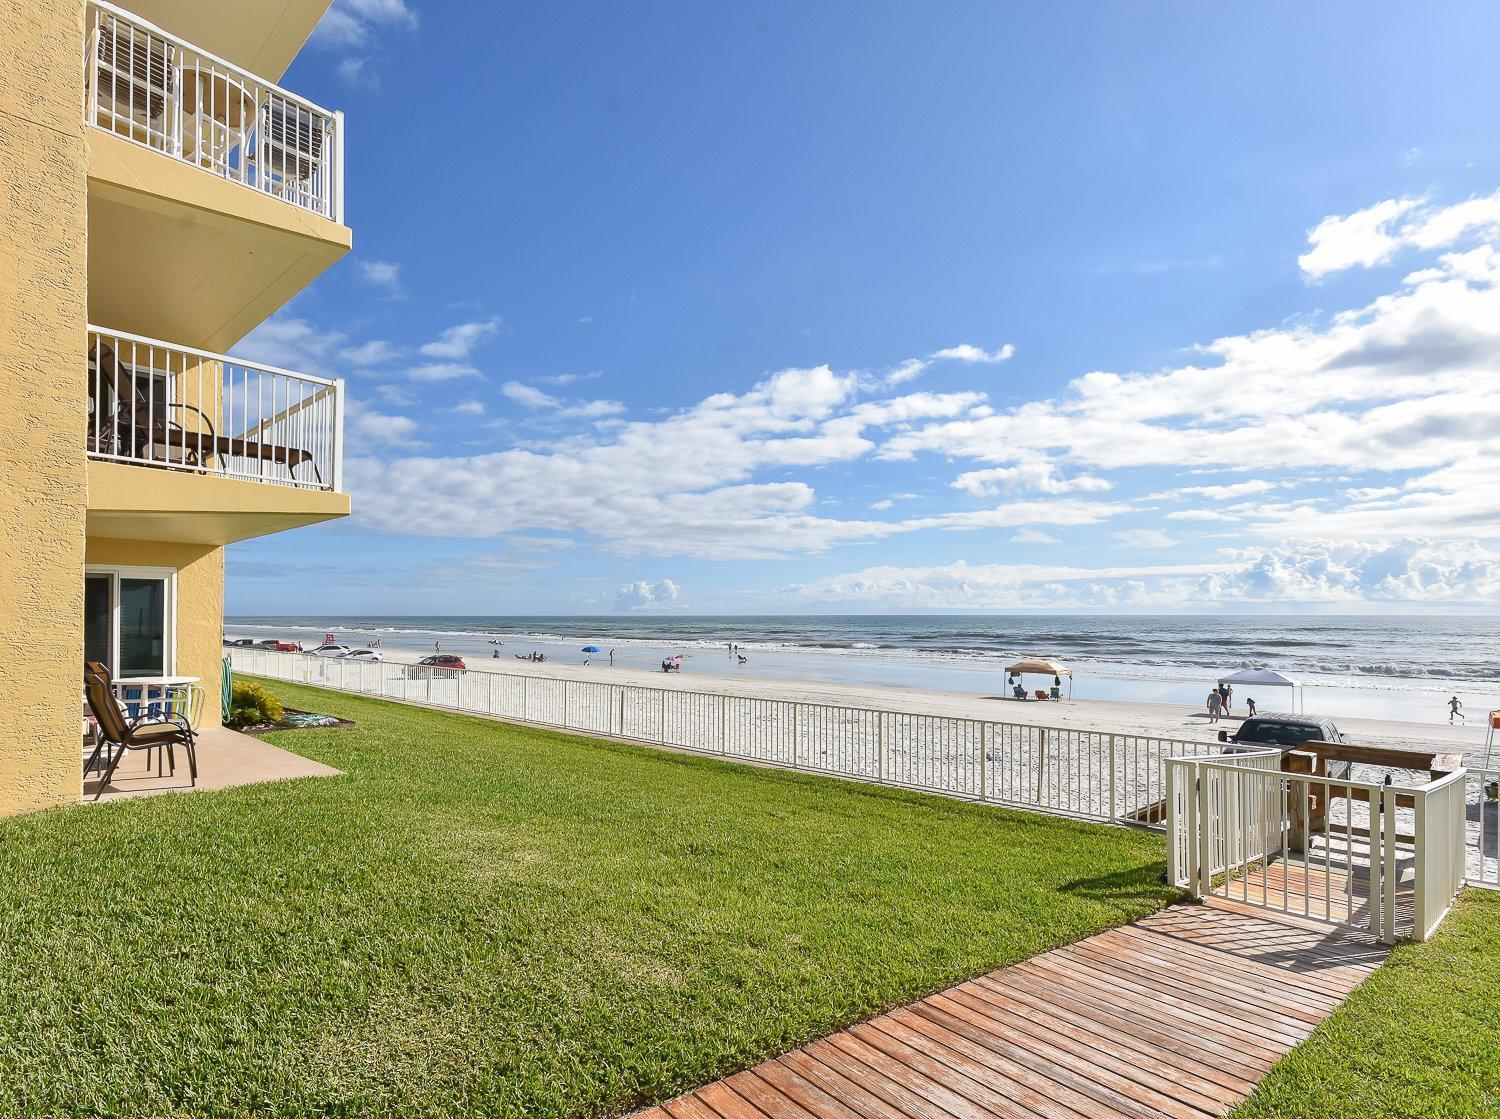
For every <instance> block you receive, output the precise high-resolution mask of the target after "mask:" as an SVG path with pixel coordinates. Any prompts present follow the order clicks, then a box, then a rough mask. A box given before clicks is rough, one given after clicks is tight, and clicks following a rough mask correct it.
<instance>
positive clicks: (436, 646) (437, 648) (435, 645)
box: [432, 641, 443, 653]
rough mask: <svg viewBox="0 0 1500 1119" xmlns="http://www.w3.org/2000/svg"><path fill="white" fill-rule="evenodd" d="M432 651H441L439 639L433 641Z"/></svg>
mask: <svg viewBox="0 0 1500 1119" xmlns="http://www.w3.org/2000/svg"><path fill="white" fill-rule="evenodd" d="M432 651H433V652H434V653H441V652H442V651H443V643H442V642H441V641H434V642H433V643H432Z"/></svg>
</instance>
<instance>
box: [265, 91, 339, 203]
mask: <svg viewBox="0 0 1500 1119" xmlns="http://www.w3.org/2000/svg"><path fill="white" fill-rule="evenodd" d="M323 133H324V125H323V121H322V120H321V119H320V118H316V117H314V116H313V115H312V113H311V112H309V111H308V110H307V109H304V108H301V107H300V106H298V105H294V104H292V103H291V102H288V101H285V100H282V99H281V98H277V97H272V98H271V99H270V100H268V101H267V102H266V103H265V105H264V106H263V107H262V109H261V114H260V142H259V143H258V144H257V145H256V151H255V153H254V154H253V155H252V156H251V157H250V158H251V161H252V162H254V163H256V164H258V165H259V167H260V169H261V174H262V175H263V176H265V178H264V180H263V183H262V186H263V188H264V189H266V190H267V191H268V193H271V194H274V195H276V196H277V197H279V198H283V199H286V200H287V201H290V202H294V203H296V204H297V205H307V204H308V203H311V202H315V201H317V198H316V194H317V191H316V188H315V187H314V184H313V178H314V176H315V175H316V174H317V173H318V170H319V169H320V168H321V167H322V163H323Z"/></svg>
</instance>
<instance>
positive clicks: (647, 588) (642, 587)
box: [615, 579, 682, 610]
mask: <svg viewBox="0 0 1500 1119" xmlns="http://www.w3.org/2000/svg"><path fill="white" fill-rule="evenodd" d="M681 597H682V589H681V588H680V587H678V585H677V584H676V583H674V582H672V580H670V579H662V580H661V581H659V582H656V583H648V582H646V581H645V580H644V579H642V580H640V581H639V582H635V583H626V584H625V585H624V586H623V587H621V588H620V593H619V594H618V595H616V596H615V609H616V610H660V609H662V608H663V607H667V606H674V605H676V604H677V603H678V600H679V599H680V598H681Z"/></svg>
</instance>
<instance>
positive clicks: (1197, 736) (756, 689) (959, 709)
mask: <svg viewBox="0 0 1500 1119" xmlns="http://www.w3.org/2000/svg"><path fill="white" fill-rule="evenodd" d="M381 652H382V655H383V657H384V660H385V662H386V663H388V664H414V663H416V662H417V661H418V660H420V659H421V658H422V657H423V656H425V655H426V654H425V653H422V652H417V651H413V650H403V649H394V648H390V647H386V648H383V649H382V650H381ZM720 660H722V661H723V663H724V664H725V665H726V667H728V665H729V663H730V658H729V657H728V656H727V655H725V656H724V657H722V658H720V657H713V656H699V657H694V658H692V659H691V660H690V661H689V665H690V666H692V667H690V668H689V669H688V670H686V671H683V672H680V673H679V672H671V673H666V672H661V671H654V672H653V671H649V670H646V669H642V668H629V667H614V668H611V667H609V665H608V663H607V661H608V657H607V655H605V654H601V655H600V656H596V657H592V658H591V663H589V664H587V665H584V664H582V663H563V662H560V661H555V660H548V661H546V662H543V663H536V662H532V661H524V660H516V659H515V657H514V654H510V653H507V652H502V655H501V656H500V657H499V658H494V657H490V658H481V659H475V658H473V657H468V658H467V663H468V666H469V670H470V672H476V673H477V672H498V673H502V674H509V675H516V676H531V677H534V678H542V679H555V680H564V679H566V680H591V681H595V682H599V683H613V684H633V685H636V686H638V687H651V688H671V689H674V690H682V691H694V692H714V693H720V694H724V695H734V696H746V697H754V698H760V699H780V700H799V701H802V702H807V703H823V704H830V705H834V706H844V707H870V708H877V709H883V710H894V711H909V712H916V713H921V714H931V715H948V716H955V717H959V718H968V719H985V720H992V721H999V722H1007V723H1022V724H1027V725H1031V726H1046V727H1063V728H1070V729H1076V730H1093V731H1104V732H1114V733H1128V734H1140V735H1149V736H1153V737H1162V738H1177V739H1189V740H1197V741H1203V742H1212V741H1214V740H1215V739H1216V738H1217V735H1218V732H1219V730H1221V729H1227V730H1231V731H1232V730H1233V729H1234V727H1236V726H1238V724H1239V722H1240V719H1241V718H1242V717H1243V716H1244V714H1245V711H1244V708H1243V707H1240V708H1238V709H1237V710H1236V711H1235V712H1234V713H1233V714H1232V715H1231V716H1230V717H1228V718H1223V719H1221V720H1220V721H1219V722H1218V723H1217V724H1210V723H1209V721H1208V716H1207V713H1206V712H1205V711H1204V710H1203V709H1201V708H1200V709H1198V710H1193V709H1190V708H1187V707H1184V706H1180V705H1174V704H1166V703H1152V702H1148V701H1138V700H1103V699H1094V700H1089V699H1075V700H1066V699H1065V700H1062V701H1060V702H1055V703H1054V702H1050V701H1048V702H1042V701H1037V700H1028V701H1024V702H1023V701H1017V700H1013V699H1009V698H1006V697H1004V696H1002V695H1001V694H1000V692H999V691H998V690H996V691H992V692H988V693H984V692H958V691H939V690H929V689H923V688H915V687H902V686H899V685H884V686H877V685H860V684H847V683H829V682H825V681H816V680H810V681H793V680H779V679H761V678H748V677H744V676H734V675H730V674H728V673H727V672H726V673H724V674H718V673H715V672H712V671H707V670H706V669H705V668H703V667H699V666H702V665H705V664H709V665H711V664H712V663H714V662H716V661H720ZM1260 710H1261V711H1262V712H1264V711H1267V710H1275V708H1274V707H1272V706H1271V705H1270V704H1269V703H1264V702H1263V703H1261V704H1260ZM1337 722H1338V726H1339V728H1340V730H1341V731H1342V732H1343V733H1344V734H1345V735H1347V736H1348V737H1349V738H1350V739H1351V740H1353V741H1355V742H1362V743H1368V744H1370V745H1378V746H1386V745H1400V746H1422V747H1426V746H1441V747H1443V748H1445V749H1446V750H1448V751H1450V752H1455V753H1459V752H1461V753H1463V754H1464V755H1465V756H1466V757H1467V758H1468V759H1469V760H1470V761H1473V762H1476V763H1477V762H1478V761H1479V759H1480V757H1481V756H1482V755H1483V752H1484V740H1485V728H1484V724H1483V722H1482V719H1479V718H1476V720H1475V723H1474V725H1471V726H1467V727H1465V726H1453V727H1449V726H1444V725H1434V724H1430V723H1413V722H1402V721H1399V720H1391V719H1346V718H1339V719H1338V720H1337Z"/></svg>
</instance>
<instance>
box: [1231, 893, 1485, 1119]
mask: <svg viewBox="0 0 1500 1119" xmlns="http://www.w3.org/2000/svg"><path fill="white" fill-rule="evenodd" d="M1294 1116H1295V1117H1297V1119H1302V1117H1317V1119H1411V1117H1415V1116H1441V1117H1443V1119H1449V1117H1451V1119H1480V1117H1483V1116H1490V1117H1496V1116H1500V894H1497V893H1485V892H1483V891H1480V890H1469V891H1467V892H1466V893H1465V894H1464V895H1463V897H1462V899H1461V900H1460V902H1459V904H1458V906H1457V907H1456V908H1455V910H1454V912H1453V914H1452V915H1451V916H1450V917H1449V918H1448V920H1447V921H1446V922H1444V924H1443V925H1442V927H1441V928H1440V929H1439V930H1438V933H1437V935H1436V936H1435V937H1434V938H1433V939H1432V940H1431V941H1430V942H1428V943H1426V944H1404V945H1401V946H1399V947H1398V948H1397V949H1396V950H1395V952H1393V953H1392V955H1391V958H1390V960H1389V961H1388V962H1387V963H1386V965H1385V966H1384V967H1382V968H1381V969H1380V970H1379V971H1377V972H1376V973H1375V974H1374V975H1373V976H1372V977H1371V978H1370V979H1368V980H1366V981H1365V983H1364V985H1363V986H1362V987H1360V989H1359V990H1357V991H1355V992H1354V994H1353V995H1352V996H1351V997H1350V998H1349V1001H1348V1002H1346V1003H1345V1004H1344V1005H1343V1006H1342V1007H1340V1008H1339V1009H1338V1011H1337V1012H1335V1013H1334V1015H1333V1016H1332V1017H1331V1018H1329V1019H1328V1020H1327V1021H1326V1022H1324V1023H1323V1025H1322V1026H1320V1027H1319V1028H1318V1030H1317V1032H1316V1033H1315V1034H1313V1036H1312V1037H1311V1038H1310V1039H1309V1040H1307V1041H1305V1042H1303V1043H1302V1044H1301V1045H1299V1046H1298V1047H1297V1048H1296V1049H1294V1050H1292V1052H1291V1053H1290V1054H1288V1055H1287V1056H1286V1057H1285V1058H1283V1059H1282V1061H1281V1062H1280V1063H1279V1064H1277V1065H1276V1067H1275V1068H1274V1069H1272V1070H1271V1073H1270V1074H1269V1075H1268V1076H1267V1077H1266V1078H1265V1079H1264V1080H1263V1081H1261V1083H1260V1087H1259V1088H1258V1089H1256V1092H1255V1094H1254V1095H1253V1096H1251V1097H1250V1099H1248V1100H1246V1101H1245V1103H1244V1104H1242V1105H1241V1106H1240V1107H1239V1108H1238V1109H1237V1110H1236V1111H1235V1112H1234V1119H1273V1117H1274V1119H1291V1117H1294Z"/></svg>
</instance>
